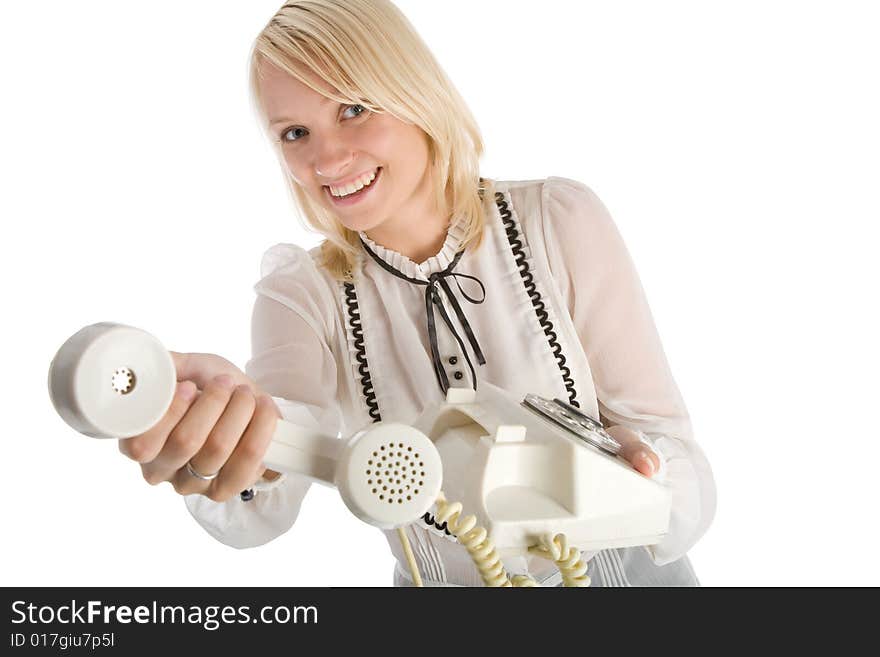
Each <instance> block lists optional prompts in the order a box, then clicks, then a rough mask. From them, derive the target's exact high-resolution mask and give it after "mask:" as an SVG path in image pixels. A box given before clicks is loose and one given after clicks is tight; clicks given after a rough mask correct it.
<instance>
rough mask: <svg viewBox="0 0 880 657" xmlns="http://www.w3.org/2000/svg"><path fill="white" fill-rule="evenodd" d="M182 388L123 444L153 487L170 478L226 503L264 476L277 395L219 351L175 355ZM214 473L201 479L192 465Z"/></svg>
mask: <svg viewBox="0 0 880 657" xmlns="http://www.w3.org/2000/svg"><path fill="white" fill-rule="evenodd" d="M171 357H172V359H173V360H174V366H175V368H176V370H177V390H176V391H175V394H174V399H173V400H172V402H171V406H170V407H169V409H168V412H167V413H166V414H165V416H164V417H163V418H162V419H161V420H160V421H159V422H158V423H157V424H156V425H155V426H154V427H153V428H151V429H150V430H149V431H147V432H146V433H142V434H140V435H138V436H134V437H132V438H127V439H122V440H120V441H119V451H120V452H122V453H123V454H125V455H126V456H127V457H128V458H130V459H132V460H134V461H137V462H138V463H140V465H141V470H142V472H143V476H144V479H145V480H146V481H147V482H148V483H149V484H151V485H156V484H159V483H161V482H163V481H168V482H170V483H171V485H172V486H173V487H174V490H175V491H177V492H178V493H179V494H181V495H193V494H201V495H204V496H206V497H208V498H210V499H211V500H214V501H215V502H226V501H227V500H229V499H232V498H233V497H235V496H236V495H238V494H239V493H240V492H241V491H242V490H245V489H247V488H250V487H251V486H252V485H253V484H254V482H256V481H257V480H258V479H260V477H261V476H262V475H263V474H264V473H266V474H267V476H268V475H269V474H275V473H272V472H271V471H268V470H266V466H265V465H263V457H264V456H265V454H266V451H267V450H268V448H269V443H270V442H271V441H272V436H273V434H274V433H275V426H276V424H277V422H278V418H279V417H280V416H281V414H280V412H279V411H278V407H277V406H276V405H275V402H274V401H273V400H272V397H271V396H269V395H268V394H266V393H263V392H262V391H260V390H259V388H258V387H257V386H256V384H254V382H253V381H251V380H250V379H249V378H248V377H247V376H246V375H245V374H244V372H242V371H241V370H240V369H238V368H237V367H236V366H235V365H233V364H232V363H231V362H229V361H228V360H226V359H225V358H222V357H220V356H216V355H214V354H180V353H176V352H171ZM187 463H189V464H190V466H191V467H192V468H193V470H195V471H196V472H197V473H200V474H203V475H206V476H208V475H212V474H214V473H218V474H217V476H216V477H215V478H213V479H211V480H210V481H205V480H202V479H199V478H198V477H196V476H194V475H192V474H191V473H190V472H189V471H188V470H187V467H186V465H187Z"/></svg>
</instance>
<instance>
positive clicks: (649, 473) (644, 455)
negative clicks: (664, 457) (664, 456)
mask: <svg viewBox="0 0 880 657" xmlns="http://www.w3.org/2000/svg"><path fill="white" fill-rule="evenodd" d="M606 431H607V432H608V433H609V434H611V437H612V438H614V440H616V441H617V442H619V443H620V445H621V450H620V456H621V457H622V458H625V459H626V460H627V461H629V462H630V464H631V465H632V467H634V468H635V469H636V470H638V471H639V472H641V473H642V474H643V475H645V476H646V477H653V476H654V475H655V474H657V471H658V470H660V457H659V456H657V454H656V452H654V450H652V449H651V448H650V447H649V446H648V445H646V444H645V443H643V442H642V441H641V438H640V437H639V434H638V433H636V432H635V431H633V430H632V429H629V428H627V427H622V426H619V425H618V426H613V427H609V428H608V429H606Z"/></svg>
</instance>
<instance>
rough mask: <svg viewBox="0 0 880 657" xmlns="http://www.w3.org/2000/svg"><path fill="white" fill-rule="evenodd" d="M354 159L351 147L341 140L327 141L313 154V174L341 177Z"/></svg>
mask: <svg viewBox="0 0 880 657" xmlns="http://www.w3.org/2000/svg"><path fill="white" fill-rule="evenodd" d="M353 160H354V152H353V151H352V149H351V147H349V146H348V145H347V144H345V143H343V142H341V141H328V140H325V141H324V143H323V144H322V145H321V146H320V147H319V149H318V152H317V153H316V154H315V174H317V175H318V176H320V177H321V178H329V179H337V178H341V177H342V175H343V174H344V173H345V171H346V170H347V169H348V168H349V166H350V165H351V162H352V161H353Z"/></svg>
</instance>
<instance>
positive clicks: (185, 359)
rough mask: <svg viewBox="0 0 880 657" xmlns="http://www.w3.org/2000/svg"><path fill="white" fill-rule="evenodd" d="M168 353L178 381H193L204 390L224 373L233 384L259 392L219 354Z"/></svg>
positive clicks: (243, 374) (245, 376) (248, 379)
mask: <svg viewBox="0 0 880 657" xmlns="http://www.w3.org/2000/svg"><path fill="white" fill-rule="evenodd" d="M168 353H170V354H171V359H172V360H173V361H174V369H175V370H177V380H178V381H183V380H186V381H193V382H194V383H195V384H196V385H197V386H198V387H199V389H200V390H204V389H205V388H206V387H207V386H208V384H209V383H210V382H211V381H212V380H213V379H215V378H216V377H218V376H220V375H221V374H226V375H228V376H230V377H232V381H233V385H247V386H248V387H250V389H251V391H252V392H253V393H254V394H255V395H256V394H259V392H260V391H259V390H258V389H257V386H256V385H255V384H254V382H253V381H251V380H250V378H249V377H248V376H247V375H246V374H245V373H244V372H242V371H241V370H240V369H239V368H238V367H236V366H235V365H234V364H233V363H230V362H229V361H228V360H226V359H225V358H223V357H221V356H218V355H216V354H184V353H178V352H176V351H169V352H168Z"/></svg>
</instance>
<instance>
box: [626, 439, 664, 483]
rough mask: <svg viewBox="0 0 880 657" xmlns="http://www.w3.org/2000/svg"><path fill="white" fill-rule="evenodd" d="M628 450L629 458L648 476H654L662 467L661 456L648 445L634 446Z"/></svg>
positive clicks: (636, 467) (637, 468) (633, 464)
mask: <svg viewBox="0 0 880 657" xmlns="http://www.w3.org/2000/svg"><path fill="white" fill-rule="evenodd" d="M628 451H629V454H628V455H627V457H626V458H627V460H628V461H629V462H630V464H632V466H633V467H634V468H635V469H636V470H638V471H639V472H641V473H642V474H643V475H645V476H646V477H653V476H654V474H656V472H657V471H658V470H659V469H660V458H659V457H658V456H657V455H656V454H655V453H654V452H653V451H652V450H650V449H648V448H647V447H646V446H644V445H643V446H642V447H641V448H639V447H638V446H633V447H631V448H630V449H629V450H628Z"/></svg>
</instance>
